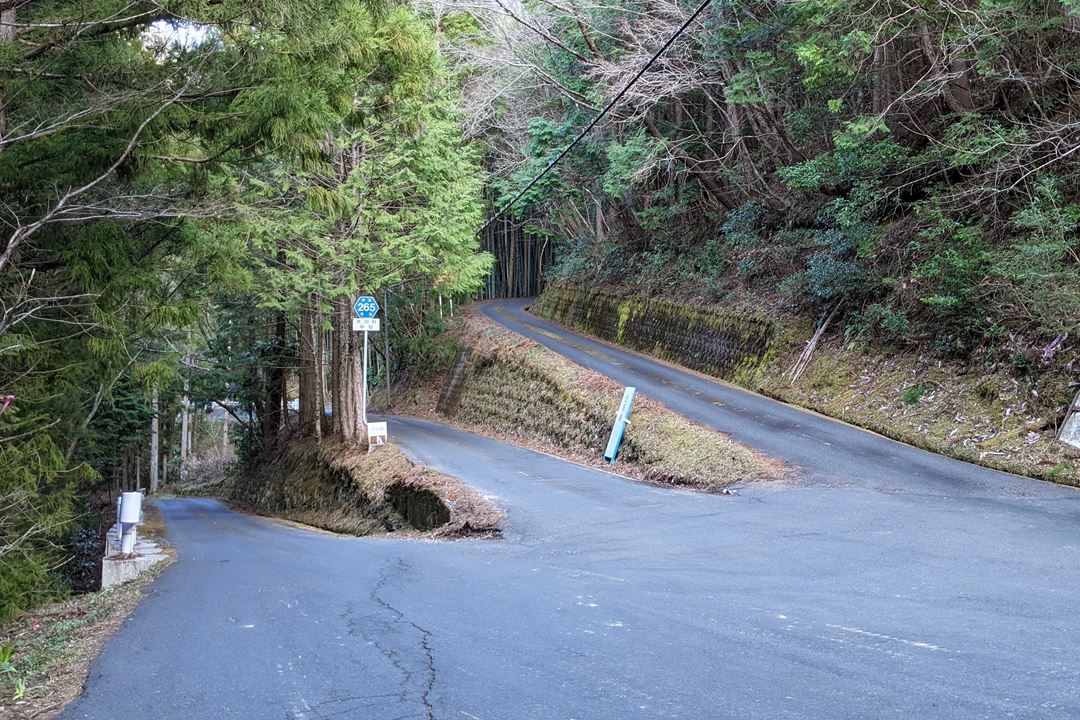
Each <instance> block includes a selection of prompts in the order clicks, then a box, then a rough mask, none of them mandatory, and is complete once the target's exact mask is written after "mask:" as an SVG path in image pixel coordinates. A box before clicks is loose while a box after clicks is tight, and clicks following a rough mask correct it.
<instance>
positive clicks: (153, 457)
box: [150, 387, 160, 494]
mask: <svg viewBox="0 0 1080 720" xmlns="http://www.w3.org/2000/svg"><path fill="white" fill-rule="evenodd" d="M153 403H154V416H153V418H151V419H150V493H151V494H153V493H156V492H157V489H158V464H159V462H158V455H159V454H160V448H159V447H158V442H159V437H158V431H159V429H160V428H159V417H158V415H159V407H158V389H157V387H154V391H153Z"/></svg>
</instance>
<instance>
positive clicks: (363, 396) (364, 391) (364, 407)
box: [360, 330, 368, 427]
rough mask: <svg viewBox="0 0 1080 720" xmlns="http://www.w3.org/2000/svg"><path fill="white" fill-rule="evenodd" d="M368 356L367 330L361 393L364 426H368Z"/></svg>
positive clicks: (365, 333)
mask: <svg viewBox="0 0 1080 720" xmlns="http://www.w3.org/2000/svg"><path fill="white" fill-rule="evenodd" d="M367 356H368V337H367V330H365V331H364V371H363V378H361V381H362V382H363V386H362V388H363V389H362V390H361V393H360V417H362V418H363V419H364V426H365V427H366V426H367Z"/></svg>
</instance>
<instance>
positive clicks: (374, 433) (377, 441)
mask: <svg viewBox="0 0 1080 720" xmlns="http://www.w3.org/2000/svg"><path fill="white" fill-rule="evenodd" d="M367 441H368V445H385V444H386V423H384V422H369V423H368V424H367Z"/></svg>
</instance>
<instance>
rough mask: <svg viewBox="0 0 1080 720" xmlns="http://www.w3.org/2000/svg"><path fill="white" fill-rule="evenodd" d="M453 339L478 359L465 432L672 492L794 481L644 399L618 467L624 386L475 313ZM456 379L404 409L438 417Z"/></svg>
mask: <svg viewBox="0 0 1080 720" xmlns="http://www.w3.org/2000/svg"><path fill="white" fill-rule="evenodd" d="M450 332H453V333H455V334H456V335H457V337H458V338H459V339H460V341H461V342H462V344H463V345H464V346H466V347H471V348H472V351H473V354H472V357H471V360H470V369H469V371H468V372H466V373H465V375H464V377H463V380H462V386H461V388H460V394H459V396H458V400H459V403H458V404H457V406H456V407H453V408H450V411H449V414H450V418H449V419H451V420H452V421H453V422H454V423H456V424H458V425H459V426H462V427H465V428H467V429H471V430H474V431H478V432H483V433H486V434H489V435H495V436H497V437H500V438H502V439H507V440H510V441H513V442H516V443H518V444H523V445H526V446H529V447H532V448H535V449H539V450H542V451H545V452H549V453H551V454H555V455H559V456H562V457H567V458H569V459H572V460H574V461H576V462H583V463H586V464H589V465H593V466H596V467H603V468H605V469H611V470H614V471H616V472H619V473H621V474H624V475H628V476H630V477H635V478H638V479H642V480H647V481H650V482H655V483H660V484H666V485H680V486H687V487H693V488H698V489H704V490H708V491H718V490H722V489H723V488H727V487H730V486H731V485H734V484H738V483H749V482H760V481H776V480H780V479H782V478H785V477H786V476H787V473H786V471H785V468H784V467H783V465H782V464H781V463H779V462H777V461H775V460H771V459H769V458H766V457H764V456H762V455H761V454H760V453H757V452H755V451H753V450H750V449H749V448H747V447H745V446H743V445H740V444H738V443H736V442H734V441H733V440H731V438H730V437H728V436H727V435H724V434H723V433H719V432H716V431H714V430H712V429H710V428H706V427H704V426H701V425H698V424H696V423H693V422H691V421H689V420H687V419H686V418H683V417H682V416H680V415H678V414H676V413H674V412H672V411H670V410H668V409H667V408H665V407H663V406H662V405H660V404H659V403H657V402H654V401H652V400H650V399H649V398H647V397H645V396H644V395H642V394H638V396H637V398H636V399H635V404H634V410H633V413H632V415H631V424H630V426H629V427H628V429H627V433H626V436H625V438H624V441H623V447H622V450H621V451H620V455H619V460H618V461H617V462H616V463H614V465H613V466H608V465H607V464H606V463H603V461H602V459H601V455H602V454H603V451H604V447H605V446H606V444H607V439H608V434H609V433H610V430H611V423H612V421H613V420H614V417H615V412H616V410H617V408H618V405H619V401H620V400H621V398H622V393H623V388H622V386H620V385H618V384H617V383H615V382H614V381H612V380H610V379H608V378H606V377H604V376H602V375H600V374H599V373H595V372H592V371H590V370H587V369H585V368H583V367H581V366H579V365H576V364H575V363H572V362H570V361H569V360H566V359H565V358H563V357H562V356H560V355H558V354H557V353H554V352H552V351H551V350H548V349H547V348H545V347H543V346H542V345H540V344H538V343H535V342H533V341H531V340H528V339H526V338H522V337H521V336H519V335H517V334H516V333H513V332H511V331H509V330H506V329H504V328H502V327H501V326H499V325H496V324H495V323H493V322H491V321H489V320H487V319H486V318H483V317H479V316H477V315H475V314H473V313H465V314H464V315H463V316H462V317H460V318H459V319H457V321H456V322H455V323H454V324H452V325H451V328H450ZM449 375H450V373H443V374H441V375H440V376H437V377H432V378H426V379H425V380H424V382H423V383H421V384H418V385H417V387H416V388H415V389H414V390H413V391H412V392H411V393H410V394H409V395H407V396H406V397H405V399H404V400H403V402H401V403H399V405H398V406H397V407H396V408H395V410H396V411H397V412H405V413H410V414H417V415H425V416H428V417H434V416H435V411H434V409H435V405H436V400H437V397H436V396H437V391H435V390H433V389H432V388H435V387H441V386H443V385H444V384H445V383H446V381H447V379H448V377H449ZM425 388H426V390H425ZM440 419H443V421H445V418H440Z"/></svg>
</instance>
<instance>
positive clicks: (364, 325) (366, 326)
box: [352, 317, 379, 332]
mask: <svg viewBox="0 0 1080 720" xmlns="http://www.w3.org/2000/svg"><path fill="white" fill-rule="evenodd" d="M352 329H353V330H354V331H355V332H360V331H363V332H379V318H356V317H355V318H353V319H352Z"/></svg>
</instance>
